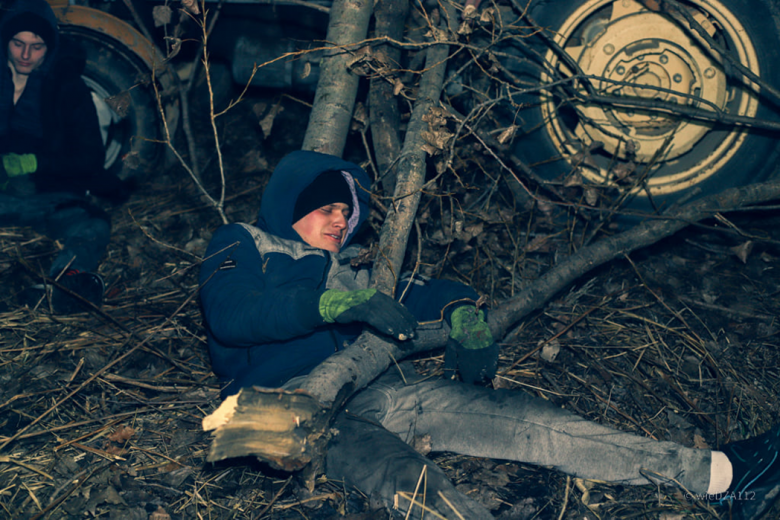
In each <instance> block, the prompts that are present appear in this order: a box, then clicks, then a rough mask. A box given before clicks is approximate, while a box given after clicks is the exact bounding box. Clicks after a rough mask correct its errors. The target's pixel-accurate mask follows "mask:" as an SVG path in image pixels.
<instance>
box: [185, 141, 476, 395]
mask: <svg viewBox="0 0 780 520" xmlns="http://www.w3.org/2000/svg"><path fill="white" fill-rule="evenodd" d="M334 170H335V171H341V172H344V173H347V174H348V175H349V177H351V179H352V180H353V181H354V182H353V183H351V184H353V186H352V188H353V199H354V200H353V202H354V203H353V208H357V210H353V212H352V214H351V217H350V219H349V222H348V228H347V234H346V238H345V243H344V245H343V246H342V249H341V251H340V252H339V253H338V254H334V253H330V252H328V251H324V250H321V249H317V248H314V247H311V246H309V245H307V244H306V243H305V242H304V241H303V240H302V239H301V238H300V236H299V235H298V234H297V233H296V232H295V230H294V229H293V227H292V225H293V222H292V218H293V210H294V207H295V203H296V201H297V200H298V196H299V195H300V193H301V192H302V191H303V190H304V189H305V188H306V187H307V186H309V185H310V184H311V183H312V182H313V181H314V179H316V178H317V177H318V176H319V175H321V174H322V173H324V172H327V171H334ZM369 186H370V179H369V178H368V175H367V174H366V172H364V171H363V169H362V168H360V167H359V166H357V165H355V164H352V163H350V162H347V161H344V160H342V159H339V158H337V157H334V156H330V155H324V154H320V153H316V152H307V151H298V152H293V153H292V154H290V155H288V156H286V157H285V158H284V159H282V161H281V162H280V163H279V165H278V166H277V167H276V169H275V170H274V172H273V175H272V176H271V179H270V181H269V183H268V186H266V188H265V191H264V192H263V197H262V201H261V205H260V214H259V218H258V220H257V225H256V226H249V225H246V224H228V225H226V226H222V227H220V228H219V229H218V230H217V231H216V232H215V233H214V236H213V237H212V239H211V242H210V243H209V246H208V249H207V251H206V254H205V260H204V262H203V265H202V266H201V271H200V284H201V293H200V298H201V305H202V309H203V314H204V318H205V322H206V330H207V334H208V343H209V352H210V355H211V363H212V368H213V370H214V372H215V373H216V374H217V375H218V376H219V377H220V379H221V380H223V381H225V382H227V381H232V383H231V384H230V385H229V386H228V387H226V388H225V390H224V391H223V397H224V396H227V395H231V394H234V393H236V392H238V390H239V389H240V388H242V387H245V386H250V385H258V386H265V387H278V386H280V385H282V384H283V383H285V382H286V381H287V380H289V379H290V378H292V377H295V376H299V375H305V374H307V373H309V372H310V371H311V370H312V369H313V368H314V367H315V366H317V365H318V364H319V363H320V362H322V361H323V360H324V359H325V358H327V357H328V356H330V355H331V354H333V353H334V352H336V351H338V350H340V349H342V348H344V347H345V346H346V345H349V343H351V342H352V341H353V340H354V339H355V338H356V337H357V335H358V334H359V333H360V331H361V330H362V325H361V324H357V323H353V324H348V325H340V324H326V323H325V322H324V321H323V319H322V317H321V316H320V314H319V299H320V296H321V295H322V293H323V292H325V290H327V289H339V290H356V289H364V288H366V287H367V285H368V281H369V274H370V273H369V271H368V270H367V269H361V268H356V267H352V265H351V262H350V260H351V259H352V258H354V256H356V255H357V253H358V248H357V247H356V246H351V247H350V246H349V242H350V240H351V239H352V238H353V237H354V234H355V232H356V231H357V230H358V228H359V227H360V225H361V224H362V223H363V222H364V221H365V220H366V218H367V216H368V201H369V193H368V192H367V191H366V188H367V187H369ZM460 298H476V293H475V292H474V291H473V290H472V289H471V288H469V287H467V286H465V285H462V284H459V283H455V282H450V281H445V280H431V281H429V282H427V283H425V284H421V283H420V282H418V283H416V284H412V286H411V290H408V291H406V296H405V299H404V302H403V303H404V305H406V306H407V308H408V309H409V310H410V311H411V312H412V313H413V314H414V315H415V316H416V317H417V319H418V320H421V321H422V320H426V321H427V320H435V319H437V318H438V317H439V316H440V310H441V309H442V308H443V307H444V306H445V305H446V304H447V303H448V302H450V301H454V300H457V299H460Z"/></svg>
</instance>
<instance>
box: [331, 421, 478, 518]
mask: <svg viewBox="0 0 780 520" xmlns="http://www.w3.org/2000/svg"><path fill="white" fill-rule="evenodd" d="M333 428H335V429H336V430H338V434H337V435H336V436H335V437H334V438H333V440H332V441H331V442H330V444H329V445H328V453H327V459H326V475H327V476H328V478H329V479H330V480H337V481H344V482H345V483H346V484H347V485H349V486H354V487H355V488H357V489H359V490H360V491H362V492H363V493H365V494H366V495H369V496H373V497H375V498H378V499H380V500H381V501H382V502H384V503H385V505H386V506H387V507H388V508H389V509H397V510H398V511H399V512H401V513H402V514H403V515H404V517H405V516H406V514H407V512H408V511H409V509H410V508H411V511H412V512H411V514H410V515H409V518H414V519H419V518H420V517H421V516H422V512H423V510H426V511H428V513H426V514H425V518H436V517H435V516H433V515H431V513H430V511H435V512H437V513H439V514H440V515H441V516H442V517H444V518H458V517H459V516H458V515H460V517H462V518H468V519H469V520H488V519H492V518H493V515H491V514H490V511H488V510H487V509H486V508H485V507H483V506H481V505H480V504H478V503H477V502H475V501H474V500H472V499H470V498H468V497H467V496H466V495H464V494H462V493H460V492H459V491H457V490H456V489H455V487H454V486H453V485H452V483H451V482H450V481H449V479H448V478H447V475H445V474H444V472H443V471H442V470H441V468H439V467H438V466H437V465H436V464H434V463H433V462H432V461H430V460H428V459H427V458H425V457H424V456H422V455H421V454H419V453H417V452H416V451H415V450H414V449H413V448H412V447H411V446H409V445H408V444H406V443H405V442H403V441H402V440H401V439H400V438H399V437H398V435H396V434H394V433H391V432H389V431H387V430H386V429H385V428H384V427H383V426H381V425H379V424H376V423H374V422H370V421H368V420H366V419H363V418H361V417H356V416H354V415H351V414H348V413H344V412H342V413H340V414H339V415H338V416H337V417H336V419H335V421H334V424H333ZM418 482H419V485H418ZM415 490H417V493H416V494H415ZM412 500H414V503H412ZM455 511H457V513H456V512H455Z"/></svg>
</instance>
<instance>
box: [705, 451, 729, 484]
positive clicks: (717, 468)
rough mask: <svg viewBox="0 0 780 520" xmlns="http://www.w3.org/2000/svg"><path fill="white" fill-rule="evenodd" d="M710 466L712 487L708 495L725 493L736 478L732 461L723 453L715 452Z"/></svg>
mask: <svg viewBox="0 0 780 520" xmlns="http://www.w3.org/2000/svg"><path fill="white" fill-rule="evenodd" d="M710 464H711V465H710V487H709V488H708V489H707V494H708V495H717V494H719V493H725V492H726V491H728V489H729V486H730V485H731V481H732V479H733V477H734V471H733V468H732V467H731V461H730V460H729V458H728V457H727V456H726V454H725V453H723V452H722V451H713V452H712V461H711V463H710Z"/></svg>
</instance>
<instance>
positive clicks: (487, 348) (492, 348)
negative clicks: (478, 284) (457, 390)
mask: <svg viewBox="0 0 780 520" xmlns="http://www.w3.org/2000/svg"><path fill="white" fill-rule="evenodd" d="M450 326H451V327H452V330H450V339H449V341H448V342H447V349H446V350H445V353H444V371H445V373H447V372H451V373H453V374H454V372H455V371H456V370H457V371H458V372H460V376H461V378H462V379H463V381H464V382H465V383H469V384H473V383H475V382H478V381H481V380H482V379H492V378H493V376H495V375H496V368H497V367H498V352H499V348H498V344H497V343H496V342H495V341H493V334H491V332H490V327H488V324H487V323H486V322H485V313H484V312H483V311H478V310H477V309H476V307H472V306H470V305H464V306H462V307H458V308H457V309H455V310H454V311H452V315H451V316H450Z"/></svg>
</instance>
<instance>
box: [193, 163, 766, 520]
mask: <svg viewBox="0 0 780 520" xmlns="http://www.w3.org/2000/svg"><path fill="white" fill-rule="evenodd" d="M368 186H370V180H369V178H368V175H367V174H366V173H365V172H364V171H363V170H362V169H361V168H360V167H359V166H357V165H355V164H352V163H350V162H347V161H344V160H342V159H339V158H337V157H333V156H329V155H325V154H320V153H316V152H307V151H297V152H293V153H291V154H290V155H288V156H286V157H285V158H284V159H282V161H281V162H280V163H279V165H278V166H277V167H276V169H275V170H274V172H273V174H272V176H271V179H270V181H269V183H268V185H267V187H266V188H265V191H264V193H263V197H262V201H261V204H260V212H259V217H258V220H257V224H256V225H254V226H251V225H247V224H239V223H234V224H228V225H225V226H222V227H220V228H219V229H218V230H217V231H216V232H215V233H214V236H213V237H212V240H211V242H210V244H209V246H208V248H207V251H206V253H205V255H204V258H205V259H204V261H203V264H202V266H201V271H200V285H201V292H200V298H201V305H202V309H203V316H204V318H205V324H206V330H207V335H208V345H209V352H210V356H211V363H212V367H213V370H214V372H215V373H216V374H217V376H219V378H220V380H221V381H222V382H223V383H224V385H225V386H224V388H223V391H222V397H223V398H224V397H227V396H229V395H233V394H236V393H237V392H239V390H240V389H241V388H244V387H248V386H251V385H257V386H262V387H273V388H277V387H281V388H285V389H287V390H293V389H295V388H297V387H298V386H299V385H300V384H301V382H302V381H303V380H304V378H305V377H306V375H307V374H308V373H309V372H310V371H311V370H312V369H313V368H314V367H316V366H317V365H318V364H319V363H321V362H322V361H323V360H325V359H326V358H328V357H329V356H331V355H332V354H333V353H334V352H337V351H339V350H342V349H343V348H345V346H347V345H349V344H350V342H351V341H353V340H354V339H355V338H356V337H357V335H358V334H359V333H360V332H361V331H362V329H363V328H364V327H365V326H369V327H371V328H373V329H374V330H375V331H377V332H378V333H380V334H383V335H386V336H391V337H393V338H394V339H395V340H399V339H400V338H402V337H406V338H409V337H411V336H412V335H413V334H414V329H415V326H416V324H417V321H436V320H440V319H441V316H442V315H443V316H444V319H445V320H446V321H447V323H448V324H449V326H450V329H451V332H450V337H449V342H448V345H447V349H446V353H445V374H448V375H453V374H454V373H458V374H460V377H461V378H462V380H463V381H462V382H461V381H456V380H453V378H452V377H445V378H441V379H422V378H420V377H419V376H417V375H416V374H415V371H414V369H413V367H411V365H410V364H409V363H408V362H403V363H401V364H400V366H399V367H391V368H390V369H388V370H387V371H386V372H385V373H384V374H382V375H381V376H379V377H378V378H377V379H376V380H375V381H374V382H372V383H371V384H369V386H368V387H367V388H365V389H363V390H360V391H358V392H357V393H356V394H355V395H354V396H352V397H351V398H350V399H349V400H348V401H347V403H346V404H345V406H344V410H343V411H342V412H340V413H339V414H338V415H337V416H336V418H335V420H334V425H333V427H334V429H335V431H337V432H338V433H337V434H336V435H335V437H334V438H333V439H332V440H331V442H330V444H329V446H328V451H327V455H326V461H325V463H326V464H325V472H326V475H327V477H328V478H329V479H331V480H343V481H344V482H346V483H347V484H348V485H351V486H355V487H356V488H357V489H359V490H360V491H361V492H363V493H365V494H366V495H368V496H371V495H373V496H376V497H378V498H380V499H381V500H382V501H383V502H384V504H386V506H387V507H388V509H391V508H394V507H396V508H399V509H401V510H402V511H406V510H407V509H414V511H413V517H414V518H419V515H420V510H419V508H412V507H411V506H410V504H409V503H408V502H406V503H405V502H404V501H403V500H401V501H400V502H395V500H396V498H397V494H398V493H399V492H407V493H409V495H411V494H412V493H413V492H414V490H415V488H416V485H417V482H418V480H419V478H420V475H421V474H423V469H425V470H426V472H427V474H426V489H425V493H426V497H427V498H426V501H425V502H426V506H427V507H428V508H429V509H431V510H434V511H435V512H437V513H439V514H440V515H442V516H444V517H446V518H455V517H456V516H458V515H460V517H462V518H467V519H469V520H481V519H489V518H492V515H491V514H490V512H489V511H488V510H487V509H486V508H484V507H483V506H482V505H480V504H478V503H477V502H476V501H474V500H472V499H471V498H469V497H467V496H466V495H463V494H461V493H459V492H458V491H457V490H456V489H455V487H454V486H453V485H452V483H451V482H450V481H449V480H448V479H447V477H446V475H445V474H444V472H443V471H442V470H441V469H440V468H439V467H437V466H436V465H435V464H434V463H433V462H432V461H431V460H429V459H427V458H426V457H424V456H422V455H420V454H419V453H417V452H416V451H415V450H414V449H413V448H412V447H411V446H410V445H409V444H410V443H411V442H412V441H413V439H415V438H419V437H422V436H430V444H431V446H432V449H433V451H451V452H455V453H460V454H464V455H470V456H476V457H488V458H494V459H505V460H513V461H519V462H526V463H531V464H538V465H544V466H551V467H554V468H556V469H558V470H561V471H564V472H566V473H569V474H571V475H574V476H577V477H580V478H585V479H593V480H602V481H607V482H612V483H620V484H631V485H641V484H647V483H648V480H647V478H646V476H645V475H651V476H653V477H654V478H657V479H658V480H659V481H660V482H662V483H668V482H671V481H672V480H674V481H675V482H678V483H680V484H681V485H683V486H684V487H685V488H686V489H687V490H689V491H690V492H691V493H694V494H698V495H701V496H705V495H707V496H709V497H710V498H724V497H725V498H728V499H730V500H731V503H732V510H733V513H734V514H735V515H736V516H734V518H742V519H748V518H750V519H756V518H760V517H761V516H762V515H763V514H764V513H765V512H766V511H767V510H768V509H769V508H770V507H771V506H772V503H773V502H774V500H775V498H776V497H777V494H778V492H780V461H778V460H777V459H778V454H779V453H780V428H778V427H775V428H774V429H772V430H770V431H769V432H767V433H765V434H763V435H761V436H758V437H755V438H752V439H747V440H745V441H740V442H735V443H731V444H727V445H725V446H723V447H722V448H721V449H720V450H717V451H716V450H704V449H693V448H688V447H685V446H682V445H679V444H676V443H673V442H660V441H656V440H653V439H649V438H645V437H641V436H638V435H633V434H629V433H625V432H621V431H618V430H614V429H611V428H608V427H606V426H602V425H600V424H597V423H595V422H591V421H588V420H585V419H583V418H581V417H578V416H576V415H574V414H572V413H570V412H568V411H566V410H563V409H561V408H559V407H556V406H554V405H553V404H551V403H550V402H548V401H544V400H542V399H540V398H537V397H535V396H532V395H529V394H527V393H524V392H521V391H517V390H508V389H498V390H493V389H490V388H486V387H484V386H479V385H478V384H475V383H480V382H481V381H482V380H483V379H486V378H487V379H489V378H492V377H493V376H494V374H495V371H496V366H497V361H498V353H499V352H498V346H497V344H496V343H495V341H494V340H493V337H492V335H491V332H490V329H489V327H488V326H487V324H486V322H485V315H484V313H483V311H482V310H478V309H477V307H476V306H475V301H476V300H477V294H476V292H475V291H474V290H473V289H471V288H470V287H468V286H466V285H463V284H460V283H457V282H452V281H447V280H417V279H413V280H411V283H410V284H409V286H408V290H406V291H402V290H399V291H397V293H398V294H401V293H404V300H403V302H398V301H396V300H395V299H393V298H391V297H390V296H386V295H384V294H382V293H379V292H377V291H376V290H375V289H369V288H368V281H369V278H370V273H369V271H368V270H367V269H364V268H363V269H361V268H359V267H354V266H353V265H352V262H351V259H352V258H354V257H355V256H356V255H357V253H358V248H356V247H354V246H350V245H349V244H350V241H351V239H352V238H353V237H354V235H355V233H356V232H357V230H358V228H359V227H360V225H361V223H362V222H364V221H365V220H366V218H367V216H368V202H369V193H368V192H367V191H366V187H368ZM402 285H403V287H404V288H406V283H402ZM401 372H403V374H402V373H401ZM442 497H443V498H442ZM453 509H454V510H455V511H457V514H456V513H454V512H453ZM428 516H430V515H428Z"/></svg>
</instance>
